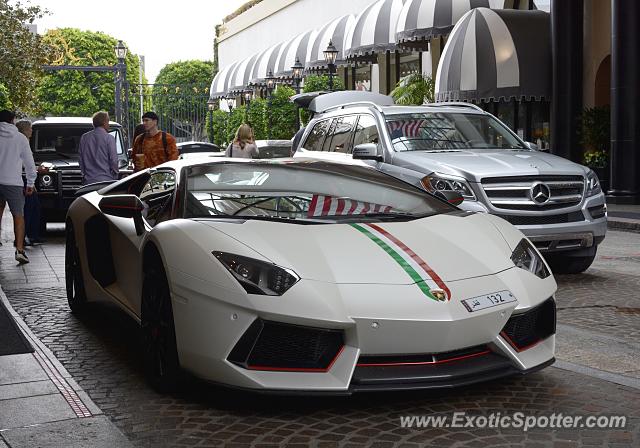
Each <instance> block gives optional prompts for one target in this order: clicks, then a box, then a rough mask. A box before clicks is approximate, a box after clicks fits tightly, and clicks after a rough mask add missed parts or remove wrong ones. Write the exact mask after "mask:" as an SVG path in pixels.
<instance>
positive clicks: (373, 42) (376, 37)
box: [334, 0, 404, 60]
mask: <svg viewBox="0 0 640 448" xmlns="http://www.w3.org/2000/svg"><path fill="white" fill-rule="evenodd" d="M403 4H404V0H378V1H377V2H375V3H372V4H371V5H369V6H367V7H366V8H365V10H364V11H362V12H361V13H360V14H358V17H357V18H356V24H355V26H354V27H353V28H352V29H350V30H349V32H348V33H347V37H346V38H345V44H344V45H345V49H344V53H345V57H346V59H348V60H357V59H370V58H371V57H372V56H374V55H375V54H377V53H381V52H384V51H393V50H395V48H396V25H397V23H398V18H399V17H400V13H401V12H402V6H403ZM334 44H335V43H334Z"/></svg>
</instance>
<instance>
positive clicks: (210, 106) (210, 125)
mask: <svg viewBox="0 0 640 448" xmlns="http://www.w3.org/2000/svg"><path fill="white" fill-rule="evenodd" d="M215 107H216V102H215V101H214V100H212V99H211V98H209V100H208V101H207V108H208V109H209V122H208V123H207V134H208V135H209V143H214V142H215V135H213V134H214V131H213V110H214V109H215Z"/></svg>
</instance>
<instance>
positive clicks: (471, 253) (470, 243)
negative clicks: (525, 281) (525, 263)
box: [200, 214, 513, 285]
mask: <svg viewBox="0 0 640 448" xmlns="http://www.w3.org/2000/svg"><path fill="white" fill-rule="evenodd" d="M200 222H202V223H203V224H205V225H208V226H211V227H213V228H215V229H217V230H218V231H220V232H223V233H225V234H226V235H228V236H229V237H231V238H233V239H235V240H237V241H238V242H240V243H242V244H244V245H246V246H248V247H249V248H251V249H253V250H254V251H256V252H258V253H259V254H260V255H262V256H263V257H264V258H266V259H268V260H270V261H272V262H273V263H275V264H277V265H280V266H283V267H286V268H290V269H292V270H293V271H295V272H296V273H297V274H298V275H299V276H300V277H302V278H305V279H310V280H317V281H324V282H331V283H340V284H357V283H369V284H371V283H373V284H403V285H406V284H412V283H416V282H417V281H421V280H430V279H435V278H436V277H437V278H438V279H440V280H442V281H444V282H447V281H454V280H461V279H468V278H473V277H480V276H485V275H490V274H495V273H497V272H500V271H503V270H505V269H509V268H512V267H513V263H512V262H511V259H510V256H511V249H510V248H509V247H508V245H507V243H506V242H505V240H504V238H503V236H502V235H501V234H500V232H499V231H498V230H497V229H496V227H495V226H494V225H493V224H492V223H491V221H490V220H488V219H486V218H485V217H484V216H483V215H482V214H469V215H455V214H444V215H437V216H431V217H427V218H422V219H418V220H414V221H409V222H391V223H389V222H387V223H371V222H368V223H360V224H318V225H300V224H288V223H279V222H269V221H258V220H247V221H244V222H228V221H227V222H220V221H216V220H201V221H200ZM432 274H435V276H434V275H432Z"/></svg>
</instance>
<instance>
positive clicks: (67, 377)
mask: <svg viewBox="0 0 640 448" xmlns="http://www.w3.org/2000/svg"><path fill="white" fill-rule="evenodd" d="M0 301H2V303H3V304H4V305H5V307H6V308H7V311H9V314H10V315H11V317H12V318H13V319H14V320H15V322H16V324H18V327H20V330H21V331H22V333H23V334H24V336H25V337H26V338H27V339H28V340H29V342H30V343H31V345H32V346H33V348H34V349H35V351H34V353H33V355H34V357H35V358H36V360H37V361H38V363H39V364H40V365H41V367H42V368H43V370H44V371H45V372H46V373H47V374H48V375H49V377H50V380H51V381H52V382H53V383H54V384H56V386H58V389H59V390H60V392H61V393H62V394H63V395H67V396H69V397H70V398H71V402H70V403H69V405H70V406H71V407H72V409H74V411H76V410H78V411H81V412H80V413H78V412H76V415H77V416H78V417H93V416H99V415H102V414H103V412H102V410H101V409H100V408H99V407H98V406H97V405H96V404H95V403H94V402H93V401H92V400H91V398H89V395H87V393H86V392H85V391H84V390H83V389H82V388H81V387H80V385H78V383H76V381H75V380H74V379H73V377H72V376H71V374H70V373H69V372H67V369H65V368H64V366H63V365H62V364H61V363H60V361H58V359H57V358H56V357H55V355H54V354H53V352H51V350H49V349H48V348H47V346H46V345H44V343H42V341H40V339H38V337H37V336H36V335H35V334H33V332H32V331H31V329H30V328H29V327H28V326H27V324H26V323H25V322H24V321H23V320H22V318H21V317H20V315H19V314H18V313H17V312H16V310H14V309H13V307H12V306H11V303H10V302H9V299H7V296H6V294H5V293H4V290H3V289H2V286H0ZM65 398H67V397H65ZM76 407H77V409H76ZM80 414H82V415H80Z"/></svg>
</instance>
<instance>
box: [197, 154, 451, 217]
mask: <svg viewBox="0 0 640 448" xmlns="http://www.w3.org/2000/svg"><path fill="white" fill-rule="evenodd" d="M186 194H187V198H186V210H185V217H187V218H203V217H218V218H245V219H271V220H296V221H306V222H318V223H321V222H336V221H348V220H354V219H356V220H362V219H372V220H410V219H416V218H420V217H424V216H429V215H433V214H437V213H444V212H449V211H452V210H454V208H453V207H452V206H450V205H448V204H446V203H444V202H441V201H439V200H437V199H435V198H433V197H431V196H429V195H427V194H425V193H424V192H423V191H421V190H419V189H417V188H414V187H412V186H411V185H408V184H406V183H404V182H402V181H399V180H397V179H395V178H393V177H390V176H387V175H385V174H383V173H380V172H377V171H375V170H372V169H370V168H365V167H360V166H351V165H338V164H328V163H326V162H301V163H289V164H269V163H224V164H223V163H216V164H210V165H203V166H196V167H192V168H190V172H189V173H188V180H187V192H186Z"/></svg>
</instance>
